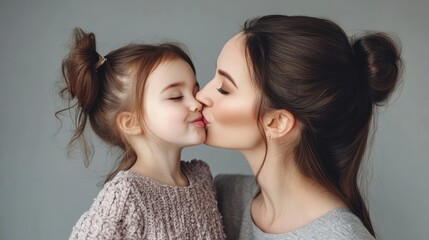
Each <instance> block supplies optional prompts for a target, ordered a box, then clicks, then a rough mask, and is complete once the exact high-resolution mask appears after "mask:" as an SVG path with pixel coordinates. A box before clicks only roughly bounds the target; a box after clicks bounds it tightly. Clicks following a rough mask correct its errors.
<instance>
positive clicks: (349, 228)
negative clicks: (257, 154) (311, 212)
mask: <svg viewBox="0 0 429 240" xmlns="http://www.w3.org/2000/svg"><path fill="white" fill-rule="evenodd" d="M215 185H216V189H217V193H218V201H219V209H220V212H221V213H222V215H223V221H224V224H225V232H226V235H227V239H231V240H241V239H243V240H248V239H258V240H307V239H312V240H316V239H317V240H374V237H373V236H372V235H371V234H370V233H369V232H368V230H367V229H366V228H365V226H364V225H363V223H362V222H361V221H360V219H359V218H358V217H356V216H355V215H354V214H353V213H352V212H351V211H350V210H348V209H345V208H337V209H334V210H331V211H329V212H328V213H326V214H325V215H323V216H321V217H320V218H318V219H315V220H314V221H312V222H310V223H308V224H307V225H304V226H302V227H300V228H298V229H296V230H293V231H291V232H288V233H283V234H271V233H265V232H263V231H262V230H261V229H260V228H258V226H256V225H255V223H254V222H253V220H252V217H251V215H250V207H251V203H252V200H253V197H254V196H255V194H256V192H257V191H258V186H257V184H256V181H255V177H254V176H244V175H219V176H216V178H215Z"/></svg>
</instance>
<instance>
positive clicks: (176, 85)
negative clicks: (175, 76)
mask: <svg viewBox="0 0 429 240" xmlns="http://www.w3.org/2000/svg"><path fill="white" fill-rule="evenodd" d="M183 85H185V83H184V82H175V83H171V84H169V85H168V86H167V87H165V88H164V89H162V91H161V93H163V92H164V91H166V90H167V89H169V88H174V87H181V86H183Z"/></svg>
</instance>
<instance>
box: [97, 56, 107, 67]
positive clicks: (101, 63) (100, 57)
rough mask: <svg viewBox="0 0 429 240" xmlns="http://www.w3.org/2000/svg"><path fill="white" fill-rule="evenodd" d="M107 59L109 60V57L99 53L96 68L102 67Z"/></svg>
mask: <svg viewBox="0 0 429 240" xmlns="http://www.w3.org/2000/svg"><path fill="white" fill-rule="evenodd" d="M106 61H107V58H105V57H103V56H101V55H100V54H98V62H97V63H96V64H95V70H98V68H99V67H101V66H102V65H103V64H104V62H106Z"/></svg>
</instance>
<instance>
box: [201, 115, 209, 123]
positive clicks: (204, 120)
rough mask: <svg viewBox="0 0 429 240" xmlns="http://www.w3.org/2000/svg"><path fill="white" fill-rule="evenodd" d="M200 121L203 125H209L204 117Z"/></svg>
mask: <svg viewBox="0 0 429 240" xmlns="http://www.w3.org/2000/svg"><path fill="white" fill-rule="evenodd" d="M202 121H203V122H204V125H207V124H209V121H207V119H206V118H205V117H203V119H202Z"/></svg>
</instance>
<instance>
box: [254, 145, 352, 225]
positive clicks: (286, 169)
mask: <svg viewBox="0 0 429 240" xmlns="http://www.w3.org/2000/svg"><path fill="white" fill-rule="evenodd" d="M246 155H247V156H246V157H249V158H251V159H249V158H248V160H249V163H250V162H253V163H256V162H257V160H256V159H252V158H253V157H258V154H246ZM280 156H282V155H281V154H279V152H278V151H271V152H268V153H267V156H266V159H265V162H264V165H263V167H262V169H261V170H260V172H259V174H258V176H257V180H258V183H259V186H260V189H261V191H260V193H259V194H258V195H257V196H256V197H255V199H254V200H253V202H252V208H251V213H252V214H251V215H252V218H253V221H254V222H255V224H256V225H257V226H258V227H259V228H261V229H262V230H263V231H265V232H269V233H287V232H290V231H292V230H294V229H297V228H299V227H302V226H304V225H306V224H308V223H310V222H311V221H313V220H315V219H317V218H319V217H321V216H322V215H323V214H325V213H327V212H329V211H330V210H332V209H335V208H339V207H345V204H344V203H343V202H342V201H341V200H340V199H339V198H338V197H336V196H335V195H334V194H332V193H330V192H329V191H327V189H326V188H324V187H322V186H321V185H320V184H317V183H315V182H314V181H311V180H310V179H308V178H306V177H304V176H303V175H302V174H301V172H300V171H299V170H298V168H297V166H296V165H295V159H294V158H293V157H291V156H285V157H280ZM253 165H256V164H253ZM259 166H260V165H259ZM252 169H253V168H252ZM258 170H259V169H253V171H254V172H255V173H257V172H258Z"/></svg>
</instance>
